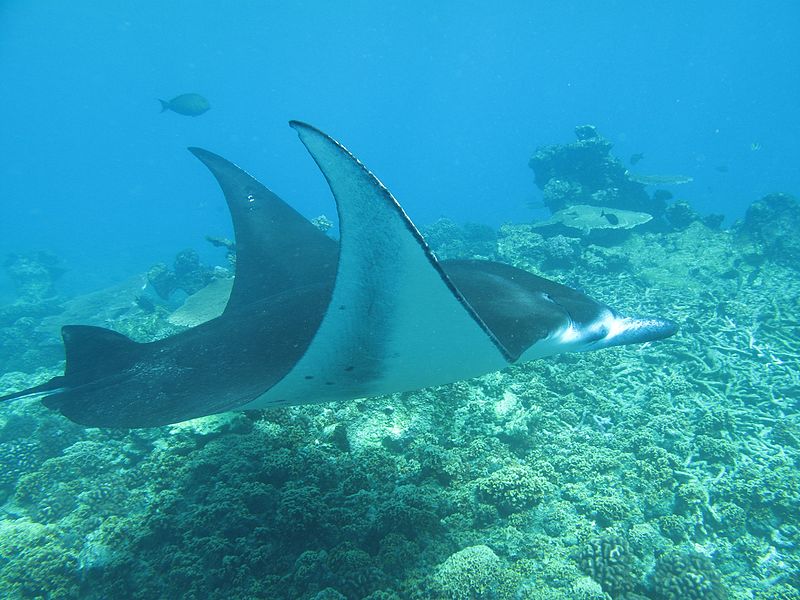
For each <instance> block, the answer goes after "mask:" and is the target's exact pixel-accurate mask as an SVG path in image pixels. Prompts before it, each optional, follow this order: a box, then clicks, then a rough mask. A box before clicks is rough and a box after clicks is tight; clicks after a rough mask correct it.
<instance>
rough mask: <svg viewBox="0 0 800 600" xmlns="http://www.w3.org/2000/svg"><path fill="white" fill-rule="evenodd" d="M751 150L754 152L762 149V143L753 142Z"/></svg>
mask: <svg viewBox="0 0 800 600" xmlns="http://www.w3.org/2000/svg"><path fill="white" fill-rule="evenodd" d="M750 150H752V151H753V152H758V151H759V150H761V144H759V143H758V142H753V143H752V144H750Z"/></svg>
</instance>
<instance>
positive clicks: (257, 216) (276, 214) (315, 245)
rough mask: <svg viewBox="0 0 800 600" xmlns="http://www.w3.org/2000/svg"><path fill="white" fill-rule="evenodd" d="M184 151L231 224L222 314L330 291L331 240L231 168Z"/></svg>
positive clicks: (200, 152) (198, 151) (202, 153)
mask: <svg viewBox="0 0 800 600" xmlns="http://www.w3.org/2000/svg"><path fill="white" fill-rule="evenodd" d="M189 151H190V152H191V153H192V154H194V155H195V156H196V157H197V158H198V159H199V160H200V161H201V162H202V163H203V164H204V165H205V166H206V167H208V170H209V171H211V173H212V175H214V177H215V178H216V179H217V183H219V186H220V188H221V189H222V193H223V194H224V196H225V200H226V202H227V203H228V208H229V210H230V213H231V218H232V219H233V230H234V234H235V238H236V278H235V280H234V285H233V289H232V290H231V296H230V299H229V300H228V305H227V307H226V310H228V311H236V310H240V309H241V308H242V307H243V306H248V305H250V304H251V303H252V302H253V300H254V299H260V298H266V297H268V296H271V295H275V294H280V293H284V292H287V291H290V290H294V289H298V288H302V287H305V286H309V285H319V284H320V283H321V282H323V281H329V282H330V285H331V287H332V286H333V279H334V277H335V275H336V260H337V257H338V254H339V251H338V247H337V244H336V242H335V241H334V240H333V239H331V238H329V237H328V236H327V235H325V234H324V233H323V232H322V231H320V230H319V229H318V228H317V227H315V226H314V225H313V224H311V222H309V221H308V220H307V219H306V218H305V217H303V215H301V214H300V213H299V212H297V211H296V210H295V209H293V208H292V207H291V206H289V205H288V204H286V203H285V202H284V201H283V200H281V199H280V198H279V197H278V196H277V195H276V194H274V193H273V192H272V191H271V190H269V189H268V188H267V187H266V186H264V185H263V184H262V183H261V182H259V181H258V180H257V179H255V178H254V177H252V176H251V175H250V174H248V173H247V172H245V171H244V170H242V169H240V168H239V167H237V166H236V165H235V164H233V163H232V162H230V161H228V160H226V159H224V158H222V157H221V156H219V155H217V154H214V153H213V152H209V151H208V150H204V149H202V148H189Z"/></svg>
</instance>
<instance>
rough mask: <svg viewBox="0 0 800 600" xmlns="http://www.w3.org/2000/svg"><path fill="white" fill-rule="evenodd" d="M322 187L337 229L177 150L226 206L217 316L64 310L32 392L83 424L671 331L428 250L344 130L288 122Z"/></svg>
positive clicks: (335, 395)
mask: <svg viewBox="0 0 800 600" xmlns="http://www.w3.org/2000/svg"><path fill="white" fill-rule="evenodd" d="M290 125H291V127H293V128H294V129H295V130H296V132H297V134H298V135H299V137H300V140H301V141H302V143H303V144H304V145H305V147H306V149H307V150H308V152H309V153H310V155H311V157H312V158H313V159H314V161H315V162H316V164H317V166H318V167H319V169H320V170H321V171H322V174H323V175H324V177H325V179H326V180H327V182H328V185H329V187H330V189H331V192H332V193H333V197H334V199H335V201H336V207H337V211H338V216H339V240H338V241H336V240H334V239H333V238H331V237H329V236H328V235H326V234H325V233H323V232H322V231H321V230H320V229H318V228H317V227H316V226H314V225H313V224H312V223H311V222H309V221H308V220H307V219H306V218H304V217H303V216H302V215H301V214H300V213H299V212H297V211H296V210H294V209H293V208H292V207H290V206H289V205H288V204H286V203H285V202H284V201H283V200H281V199H280V198H279V197H278V196H277V195H275V194H274V193H273V192H271V191H270V190H269V189H267V188H266V187H265V186H264V185H262V184H261V183H259V182H258V181H257V180H256V179H255V178H253V177H252V176H250V175H249V174H247V173H246V172H245V171H243V170H242V169H240V168H239V167H237V166H236V165H234V164H233V163H231V162H228V161H227V160H225V159H224V158H222V157H220V156H218V155H216V154H213V153H212V152H209V151H207V150H203V149H200V148H189V150H190V151H191V152H192V153H193V154H194V155H195V156H196V157H197V158H198V159H200V161H202V162H203V163H204V164H205V166H206V167H208V169H209V170H210V171H211V173H212V174H213V176H214V177H215V178H216V180H217V182H218V183H219V185H220V187H221V188H222V192H223V194H224V196H225V199H226V201H227V204H228V208H229V209H230V213H231V217H232V220H233V227H234V234H235V238H236V251H237V259H236V274H235V277H234V280H233V285H232V288H231V292H230V298H229V299H228V302H227V305H226V306H225V309H224V311H223V312H222V314H221V315H219V316H218V317H216V318H213V319H211V320H209V321H206V322H204V323H201V324H199V325H197V326H195V327H193V328H191V329H187V330H185V331H183V332H180V333H177V334H175V335H173V336H171V337H168V338H165V339H161V340H158V341H153V342H147V343H138V342H134V341H133V340H131V339H129V338H128V337H126V336H124V335H122V334H120V333H117V332H115V331H112V330H110V329H104V328H101V327H92V326H84V325H66V326H64V327H63V328H62V338H63V341H64V350H65V355H66V366H65V369H64V374H63V375H60V376H57V377H54V378H53V379H51V380H50V381H48V382H46V383H44V384H42V385H38V386H36V387H33V388H30V389H27V390H22V391H20V392H17V393H13V394H9V395H7V396H4V397H2V398H0V400H10V399H13V398H21V397H26V396H33V395H39V396H42V399H43V402H44V404H45V405H46V406H48V407H50V408H52V409H55V410H58V411H60V412H61V413H62V414H63V415H64V416H66V417H67V418H69V419H71V420H72V421H75V422H77V423H80V424H83V425H86V426H92V427H117V428H136V427H154V426H160V425H166V424H170V423H176V422H179V421H185V420H188V419H192V418H195V417H201V416H205V415H211V414H214V413H220V412H224V411H232V410H249V409H261V408H269V407H278V406H287V405H297V404H310V403H316V402H328V401H334V400H346V399H354V398H364V397H372V396H380V395H385V394H390V393H395V392H403V391H411V390H416V389H421V388H426V387H430V386H435V385H441V384H445V383H451V382H454V381H460V380H464V379H469V378H472V377H476V376H480V375H483V374H486V373H490V372H493V371H497V370H500V369H503V368H504V367H506V366H508V365H511V364H515V363H520V362H525V361H529V360H532V359H536V358H541V357H544V356H548V355H552V354H556V353H559V352H569V351H587V350H597V349H600V348H606V347H609V346H617V345H621V344H631V343H637V342H647V341H651V340H657V339H661V338H665V337H668V336H670V335H672V334H673V333H675V331H676V325H675V324H674V323H673V322H672V321H669V320H667V319H661V318H631V317H626V316H622V315H620V314H618V313H617V312H616V311H614V310H613V309H611V308H610V307H608V306H606V305H605V304H603V303H601V302H597V301H595V300H592V299H591V298H589V297H588V296H587V295H585V294H583V293H582V292H579V291H577V290H574V289H571V288H569V287H567V286H564V285H561V284H559V283H555V282H553V281H549V280H547V279H544V278H542V277H538V276H537V275H534V274H532V273H530V272H528V271H524V270H522V269H518V268H515V267H512V266H510V265H507V264H503V263H499V262H493V261H489V260H438V259H437V258H436V256H435V255H434V253H433V252H432V251H431V249H430V248H429V247H428V245H427V244H426V242H425V239H424V238H423V236H422V235H421V234H420V232H419V230H418V229H417V228H416V227H415V226H414V224H413V223H412V222H411V220H410V219H409V218H408V216H407V215H406V213H405V212H404V211H403V209H402V208H401V206H400V204H399V203H398V202H397V200H395V198H394V197H393V196H392V194H391V193H390V192H389V190H387V189H386V187H384V185H383V184H382V183H381V182H380V181H379V180H378V179H377V177H375V175H373V174H372V173H371V172H370V171H369V170H368V169H367V168H366V167H365V166H364V165H363V164H362V163H361V162H360V161H359V160H358V159H356V158H355V156H353V155H352V154H351V153H350V152H349V151H348V150H347V149H346V148H345V147H344V146H343V145H342V144H340V143H339V142H337V141H336V140H334V139H333V138H331V137H330V136H328V135H326V134H325V133H322V132H321V131H319V130H318V129H316V128H314V127H312V126H310V125H308V124H305V123H302V122H299V121H291V122H290Z"/></svg>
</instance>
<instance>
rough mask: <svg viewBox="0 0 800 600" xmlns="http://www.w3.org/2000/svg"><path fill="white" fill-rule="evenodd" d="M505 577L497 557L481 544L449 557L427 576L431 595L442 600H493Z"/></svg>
mask: <svg viewBox="0 0 800 600" xmlns="http://www.w3.org/2000/svg"><path fill="white" fill-rule="evenodd" d="M504 577H505V573H504V571H503V565H502V561H501V560H500V558H499V557H498V556H497V555H496V554H495V553H494V551H492V549H491V548H489V547H488V546H485V545H482V544H481V545H479V546H470V547H468V548H464V549H463V550H459V551H458V552H456V553H455V554H452V555H450V556H449V557H448V558H447V560H445V561H444V562H443V563H442V564H441V565H439V566H438V567H437V569H436V571H435V573H434V574H433V576H432V577H431V592H432V593H431V596H432V597H433V598H441V599H442V600H460V599H461V598H474V599H475V600H493V599H494V598H497V590H498V588H500V587H501V580H502V579H503V578H504Z"/></svg>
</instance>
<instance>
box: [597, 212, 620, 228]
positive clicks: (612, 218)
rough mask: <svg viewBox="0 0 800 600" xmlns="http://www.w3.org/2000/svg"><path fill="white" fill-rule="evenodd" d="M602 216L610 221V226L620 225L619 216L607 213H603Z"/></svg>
mask: <svg viewBox="0 0 800 600" xmlns="http://www.w3.org/2000/svg"><path fill="white" fill-rule="evenodd" d="M600 216H601V217H605V218H606V221H608V223H609V224H610V225H619V217H618V216H617V215H614V214H612V213H607V212H606V211H601V212H600Z"/></svg>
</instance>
